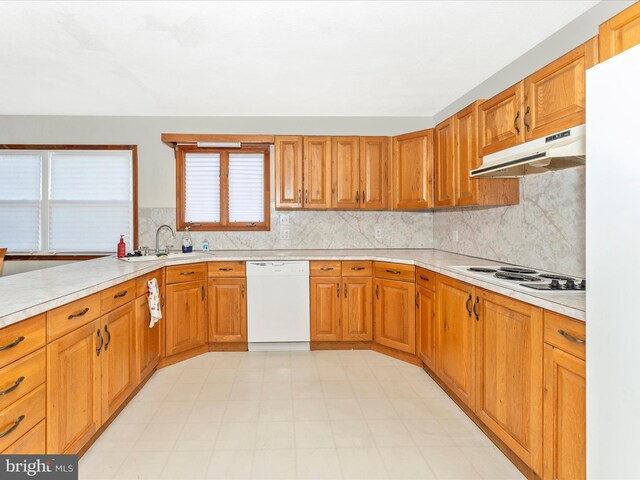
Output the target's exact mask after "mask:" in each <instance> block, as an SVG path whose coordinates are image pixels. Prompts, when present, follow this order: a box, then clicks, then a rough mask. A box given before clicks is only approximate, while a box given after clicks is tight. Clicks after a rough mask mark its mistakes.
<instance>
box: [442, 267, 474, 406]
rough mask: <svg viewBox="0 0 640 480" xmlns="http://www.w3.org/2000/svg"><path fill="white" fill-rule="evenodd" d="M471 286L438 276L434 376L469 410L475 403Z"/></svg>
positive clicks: (472, 295)
mask: <svg viewBox="0 0 640 480" xmlns="http://www.w3.org/2000/svg"><path fill="white" fill-rule="evenodd" d="M474 291H475V290H474V288H473V286H471V285H469V284H466V283H463V282H460V281H458V280H454V279H453V278H449V277H445V276H442V275H438V277H437V280H436V298H437V299H438V301H437V303H436V339H437V348H436V352H437V357H436V374H437V375H438V376H439V377H440V379H441V380H442V381H443V382H444V383H445V384H446V385H447V386H448V387H449V388H450V389H451V390H452V391H453V392H454V393H455V394H456V395H457V396H458V397H459V398H460V399H461V400H462V401H463V402H464V403H466V404H467V405H468V406H469V407H470V408H473V406H474V401H475V397H474V394H475V382H474V378H475V323H476V322H475V319H474V318H473V314H472V305H473V299H474Z"/></svg>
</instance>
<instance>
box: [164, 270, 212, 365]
mask: <svg viewBox="0 0 640 480" xmlns="http://www.w3.org/2000/svg"><path fill="white" fill-rule="evenodd" d="M166 296H167V308H166V311H167V319H166V323H165V355H166V356H167V357H168V356H170V355H175V354H176V353H180V352H184V351H187V350H191V349H192V348H195V347H199V346H201V345H204V344H205V341H206V339H205V283H204V282H187V283H175V284H172V285H167V286H166Z"/></svg>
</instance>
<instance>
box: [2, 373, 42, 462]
mask: <svg viewBox="0 0 640 480" xmlns="http://www.w3.org/2000/svg"><path fill="white" fill-rule="evenodd" d="M44 414H45V386H44V385H40V386H39V387H38V388H36V389H35V390H34V391H33V392H31V393H29V394H27V395H25V396H24V397H22V398H21V399H20V400H18V401H17V402H14V403H12V404H11V405H10V406H9V407H7V408H5V409H4V410H2V411H0V452H1V451H4V450H6V449H7V448H8V447H10V446H11V445H12V444H13V443H15V442H16V441H17V440H18V439H19V438H20V437H22V436H23V435H24V434H25V433H27V432H28V431H29V430H31V429H32V428H33V427H35V426H36V425H37V424H38V423H40V421H41V420H42V419H43V418H44Z"/></svg>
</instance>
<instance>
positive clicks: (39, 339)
mask: <svg viewBox="0 0 640 480" xmlns="http://www.w3.org/2000/svg"><path fill="white" fill-rule="evenodd" d="M45 325H46V316H45V314H44V313H43V314H42V315H38V316H37V317H32V318H30V319H28V320H23V321H22V322H18V323H14V324H13V325H9V326H8V327H4V328H2V329H0V367H3V366H5V365H8V364H9V363H11V362H13V361H14V360H17V359H18V358H20V357H23V356H25V355H27V354H28V353H31V352H33V351H34V350H37V349H38V348H40V347H42V346H44V344H45V336H46V335H45Z"/></svg>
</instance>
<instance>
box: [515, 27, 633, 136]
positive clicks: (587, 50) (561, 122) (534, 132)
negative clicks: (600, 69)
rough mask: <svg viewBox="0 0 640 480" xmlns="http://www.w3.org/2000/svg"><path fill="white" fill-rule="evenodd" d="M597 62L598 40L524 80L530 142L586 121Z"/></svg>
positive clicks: (589, 42) (571, 52)
mask: <svg viewBox="0 0 640 480" xmlns="http://www.w3.org/2000/svg"><path fill="white" fill-rule="evenodd" d="M638 32H640V29H639V30H638ZM596 63H598V43H597V38H595V37H594V38H592V39H591V40H589V41H587V42H585V43H583V44H582V45H580V46H579V47H577V48H575V49H573V50H571V51H570V52H569V53H567V54H565V55H563V56H562V57H560V58H558V59H557V60H555V61H553V62H551V63H550V64H549V65H547V66H545V67H544V68H542V69H540V70H538V71H537V72H536V73H534V74H533V75H530V76H528V77H527V78H526V79H525V80H524V92H525V94H524V106H523V108H524V110H523V119H522V122H523V125H524V130H525V139H526V140H527V141H528V140H533V139H535V138H540V137H544V136H546V135H550V134H552V133H556V132H559V131H561V130H565V129H567V128H571V127H575V126H576V125H580V124H583V123H584V122H585V105H586V96H585V92H586V70H587V69H588V68H591V67H592V66H594V65H595V64H596Z"/></svg>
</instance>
